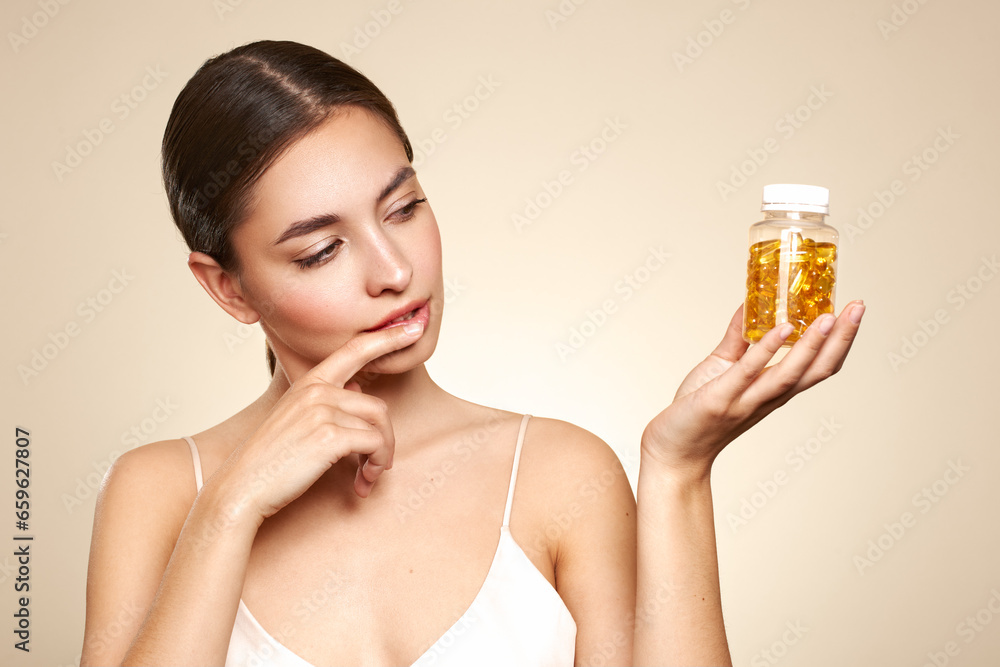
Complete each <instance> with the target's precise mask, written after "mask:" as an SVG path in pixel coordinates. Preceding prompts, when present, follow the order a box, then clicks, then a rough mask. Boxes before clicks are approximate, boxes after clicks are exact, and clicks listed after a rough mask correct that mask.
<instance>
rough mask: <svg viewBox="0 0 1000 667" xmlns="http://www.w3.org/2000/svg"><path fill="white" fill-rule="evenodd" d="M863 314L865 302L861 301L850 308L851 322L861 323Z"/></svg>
mask: <svg viewBox="0 0 1000 667" xmlns="http://www.w3.org/2000/svg"><path fill="white" fill-rule="evenodd" d="M864 314H865V304H863V303H861V304H858V305H857V306H854V308H851V323H852V324H861V316H862V315H864Z"/></svg>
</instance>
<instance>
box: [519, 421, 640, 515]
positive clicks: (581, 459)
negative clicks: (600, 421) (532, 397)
mask: <svg viewBox="0 0 1000 667" xmlns="http://www.w3.org/2000/svg"><path fill="white" fill-rule="evenodd" d="M529 438H530V447H531V449H532V451H533V458H534V459H535V460H534V465H533V466H532V467H533V468H537V469H538V470H539V474H543V475H545V476H547V477H548V478H549V480H550V482H549V483H550V484H551V483H558V484H560V485H561V486H562V490H563V491H564V492H566V493H568V494H569V495H570V496H571V497H573V496H578V495H580V493H579V492H580V491H581V490H582V489H583V488H584V487H586V486H594V485H595V484H596V485H597V486H600V487H602V488H606V487H608V486H610V485H612V484H618V485H620V484H622V483H624V484H625V485H628V479H627V477H626V473H625V468H624V467H623V466H622V463H621V461H620V460H619V458H618V454H617V453H615V451H614V449H612V448H611V446H610V445H608V443H607V442H605V441H604V440H603V439H601V438H600V437H599V436H597V435H595V434H594V433H592V432H590V431H588V430H587V429H585V428H583V427H581V426H577V425H576V424H573V423H570V422H567V421H563V420H561V419H556V418H552V417H538V416H532V419H531V420H530V421H529V424H528V430H527V433H526V434H525V443H526V445H527V443H528V441H529Z"/></svg>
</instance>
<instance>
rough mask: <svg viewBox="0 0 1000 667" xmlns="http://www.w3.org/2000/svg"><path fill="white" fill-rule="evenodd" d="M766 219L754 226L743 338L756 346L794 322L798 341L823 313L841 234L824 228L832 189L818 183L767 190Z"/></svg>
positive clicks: (830, 299)
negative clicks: (779, 326)
mask: <svg viewBox="0 0 1000 667" xmlns="http://www.w3.org/2000/svg"><path fill="white" fill-rule="evenodd" d="M760 210H761V211H763V212H764V219H763V220H761V221H760V222H758V223H756V224H754V225H752V226H751V227H750V252H749V258H748V259H747V284H746V301H745V303H744V307H743V340H745V341H747V342H748V343H756V342H758V341H759V340H760V339H761V338H763V337H764V334H766V333H767V332H768V331H770V330H771V329H773V328H774V327H776V326H778V325H779V324H784V323H785V322H791V323H792V324H793V325H794V326H795V328H794V330H793V331H792V334H791V335H790V336H789V337H788V339H787V340H786V341H785V346H786V347H787V346H789V345H791V344H792V343H794V342H795V341H796V340H798V339H799V337H800V336H801V335H802V334H803V333H804V332H805V330H806V327H808V326H809V325H810V324H812V322H813V320H815V319H816V318H817V317H819V316H820V315H822V314H823V313H832V312H833V307H834V295H835V291H836V286H837V244H838V241H839V235H838V234H837V230H836V229H834V228H833V227H831V226H830V225H828V224H826V216H827V214H829V211H830V191H829V190H828V189H826V188H823V187H819V186H816V185H790V184H777V185H767V186H764V198H763V205H762V206H761V209H760Z"/></svg>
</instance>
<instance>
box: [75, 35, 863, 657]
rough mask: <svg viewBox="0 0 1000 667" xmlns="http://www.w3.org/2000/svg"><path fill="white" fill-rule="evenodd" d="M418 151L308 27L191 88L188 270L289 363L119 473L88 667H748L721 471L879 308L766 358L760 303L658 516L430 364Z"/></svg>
mask: <svg viewBox="0 0 1000 667" xmlns="http://www.w3.org/2000/svg"><path fill="white" fill-rule="evenodd" d="M412 158H413V153H412V150H411V148H410V144H409V140H408V139H407V137H406V134H405V133H404V131H403V129H402V127H401V126H400V124H399V121H398V119H397V116H396V113H395V111H394V109H393V107H392V105H391V104H390V102H389V101H388V100H387V99H386V98H385V97H384V96H383V95H382V93H381V92H380V91H379V90H378V89H377V88H376V87H375V86H374V85H373V84H372V83H371V82H370V81H368V80H367V79H366V78H365V77H363V76H362V75H361V74H359V73H358V72H356V71H354V70H353V69H351V68H350V67H348V66H347V65H345V64H343V63H341V62H340V61H338V60H336V59H334V58H332V57H330V56H328V55H326V54H324V53H322V52H320V51H317V50H315V49H313V48H310V47H306V46H303V45H299V44H295V43H291V42H258V43H254V44H249V45H246V46H243V47H239V48H236V49H234V50H232V51H230V52H228V53H226V54H223V55H221V56H218V57H216V58H213V59H211V60H209V61H208V62H206V63H205V64H204V65H203V66H202V68H201V69H200V70H199V71H198V72H197V73H196V74H195V76H194V77H193V78H192V79H191V80H190V81H189V82H188V84H187V85H186V87H185V88H184V90H183V91H182V92H181V93H180V95H179V96H178V98H177V100H176V102H175V104H174V108H173V111H172V113H171V116H170V120H169V122H168V125H167V129H166V133H165V135H164V139H163V174H164V181H165V184H166V189H167V194H168V197H169V200H170V208H171V212H172V215H173V218H174V221H175V222H176V224H177V225H178V227H179V228H180V230H181V232H182V233H183V235H184V238H185V240H186V242H187V243H188V245H189V247H190V249H191V250H192V252H191V254H190V257H189V260H188V264H189V267H190V269H191V271H192V272H193V273H194V276H195V277H196V278H197V280H198V281H199V282H200V283H201V285H202V286H203V287H204V288H205V290H206V291H207V292H208V294H209V295H210V296H211V297H212V298H213V299H214V300H215V301H216V302H217V303H218V304H219V305H220V306H221V307H222V308H223V309H225V310H226V312H228V313H229V314H230V315H232V316H233V317H234V318H236V319H237V320H239V321H240V322H244V323H247V324H252V323H255V322H259V323H260V325H261V327H262V329H263V330H264V333H265V334H266V336H267V341H268V350H267V352H268V361H269V364H270V367H271V372H272V378H271V383H270V385H269V386H268V388H267V390H266V391H265V392H264V393H263V394H262V395H261V397H260V398H259V399H257V400H256V401H254V402H253V403H252V404H250V405H249V406H247V407H246V408H245V409H243V410H242V411H240V412H239V413H237V414H235V415H233V416H232V417H230V418H229V419H227V420H225V421H224V422H222V423H221V424H218V425H217V426H214V427H212V428H209V429H207V430H205V431H203V432H201V433H196V434H194V435H193V436H191V437H186V438H183V439H179V440H169V441H163V442H157V443H153V444H149V445H145V446H143V447H139V448H136V449H134V450H131V451H129V452H128V453H126V454H125V455H123V456H121V457H120V458H119V459H118V460H117V461H116V462H115V463H114V465H113V466H112V468H111V470H109V471H108V474H107V477H106V479H105V482H104V485H103V487H102V491H101V495H100V498H99V500H98V505H97V513H96V516H95V522H94V534H93V541H92V546H91V556H90V568H89V574H88V583H87V620H86V632H85V638H84V646H83V656H82V659H81V664H83V665H109V664H115V665H118V664H128V665H132V664H136V665H138V664H142V665H149V664H164V665H166V664H170V665H182V664H183V665H194V664H198V665H210V664H212V665H215V664H224V663H225V664H227V665H230V664H232V665H235V664H240V665H296V666H298V667H307V666H309V665H431V664H436V665H493V664H496V665H520V666H525V665H571V664H577V665H632V664H687V665H691V664H715V665H719V664H730V657H729V651H728V646H727V643H726V637H725V631H724V627H723V622H722V611H721V602H720V593H719V581H718V571H717V559H716V552H715V535H714V524H713V516H712V502H711V490H710V486H709V477H710V470H711V465H712V462H713V460H714V459H715V457H716V455H717V454H718V453H719V451H721V450H722V448H723V447H724V446H725V445H726V444H727V443H729V442H730V441H732V440H733V439H734V438H735V437H736V436H737V435H739V434H740V433H742V432H743V431H745V430H746V429H747V428H749V427H750V426H752V425H753V424H754V423H756V422H757V421H759V420H760V419H762V418H763V417H764V416H765V415H766V414H768V413H769V412H771V411H772V410H774V409H775V408H776V407H778V406H780V405H782V404H783V403H785V402H786V401H788V400H789V399H790V398H791V397H792V396H793V395H795V394H796V393H798V392H800V391H802V390H803V389H806V388H808V387H809V386H812V385H814V384H815V383H817V382H819V381H820V380H822V379H824V378H826V377H829V376H830V375H831V374H833V373H834V372H836V371H837V370H838V369H839V368H840V366H841V364H842V363H843V361H844V359H845V357H846V355H847V352H848V350H849V348H850V345H851V342H852V341H853V339H854V336H855V335H856V333H857V329H858V325H859V323H860V320H861V315H862V313H863V309H864V307H863V305H861V304H860V302H858V303H852V304H850V305H848V307H847V308H845V310H844V312H843V313H842V314H841V316H840V317H839V318H836V320H835V318H834V317H833V316H832V315H827V316H823V317H822V318H820V319H819V320H817V322H816V323H815V324H814V325H813V326H812V327H811V328H810V330H809V331H808V332H807V333H806V335H805V336H803V338H802V339H801V340H800V341H798V342H797V343H796V344H795V346H794V347H793V348H792V350H791V351H790V352H789V354H788V355H787V356H786V357H785V358H784V359H783V360H782V361H781V362H780V363H778V364H777V365H775V366H773V367H771V368H769V369H768V370H767V372H766V373H764V372H762V371H763V370H764V368H765V365H766V364H767V363H768V361H769V360H770V358H771V357H772V356H773V354H774V353H775V352H776V351H777V350H778V349H779V347H780V345H781V343H782V341H783V340H784V338H785V337H787V335H788V331H786V330H784V329H782V328H779V329H776V330H774V331H772V332H771V333H769V334H768V335H767V336H766V337H765V338H764V339H763V340H762V341H761V342H760V343H759V344H758V345H755V346H754V347H753V348H751V349H748V347H747V345H746V343H744V342H743V340H742V338H741V331H740V321H741V320H740V317H741V313H740V312H739V311H738V312H737V313H736V315H735V316H734V318H733V320H732V322H731V323H730V327H729V330H728V331H727V333H726V335H725V337H724V339H723V340H722V342H721V343H720V344H719V346H718V347H717V348H716V350H715V351H714V352H713V353H712V355H710V356H709V357H708V358H707V359H706V360H705V362H703V363H702V364H701V365H699V366H698V367H697V368H696V369H695V370H694V371H692V373H691V374H690V375H689V376H688V378H687V379H686V380H685V381H684V383H683V385H682V386H681V388H680V390H679V391H678V393H677V396H676V399H675V401H674V403H673V404H671V405H670V406H669V407H668V408H667V409H666V410H664V411H663V412H662V413H661V414H659V415H658V416H657V417H656V418H655V419H654V420H653V421H652V422H651V423H650V424H649V425H648V426H647V427H646V430H645V432H644V434H643V438H642V446H641V460H640V461H641V462H640V474H639V487H638V508H637V504H636V498H635V496H634V495H633V493H632V489H631V487H630V485H629V482H628V480H627V478H626V476H625V474H624V471H623V469H622V467H621V464H620V463H619V461H618V459H617V457H616V456H615V454H614V453H613V451H612V450H611V449H610V448H609V447H608V446H607V445H606V444H605V443H604V442H603V441H601V440H600V439H599V438H597V437H596V436H594V435H592V434H590V433H589V432H587V431H585V430H583V429H580V428H578V427H575V426H573V425H571V424H568V423H565V422H562V421H558V420H554V419H545V418H540V417H534V418H529V416H528V415H520V414H515V413H511V412H506V411H503V410H496V409H491V408H487V407H484V406H481V405H476V404H474V403H470V402H468V401H464V400H462V399H460V398H457V397H455V396H452V395H451V394H449V393H447V392H446V391H444V390H443V389H442V388H440V387H439V386H437V385H436V384H435V383H434V381H433V380H432V379H431V378H430V377H429V375H428V373H427V370H426V368H425V366H424V362H426V361H427V359H428V358H429V357H430V356H431V354H432V353H433V351H434V348H435V346H436V345H437V340H438V333H439V330H440V326H441V315H442V309H443V306H444V289H443V279H442V272H441V243H440V237H439V235H438V228H437V223H436V221H435V219H434V214H433V212H432V210H431V206H430V202H429V201H428V197H427V195H426V194H425V192H424V190H423V189H422V187H421V185H420V183H419V181H418V180H417V176H416V174H415V172H414V170H413V168H412V166H411V162H412ZM418 490H419V491H418ZM414 497H418V498H419V499H420V502H413V499H414ZM637 509H638V512H637Z"/></svg>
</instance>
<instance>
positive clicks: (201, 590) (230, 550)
mask: <svg viewBox="0 0 1000 667" xmlns="http://www.w3.org/2000/svg"><path fill="white" fill-rule="evenodd" d="M259 525H260V523H259V521H257V520H255V519H254V518H253V517H250V516H247V515H246V514H245V508H243V507H239V506H238V505H237V504H235V503H233V502H232V501H229V500H224V499H223V495H222V493H221V492H219V490H218V489H217V488H215V487H214V486H212V485H210V484H206V485H205V487H203V488H202V491H201V493H200V494H199V495H198V498H197V500H196V501H195V503H194V505H193V506H192V508H191V512H190V513H189V514H188V518H187V521H186V522H185V523H184V527H183V528H182V529H181V532H180V535H179V536H178V538H177V543H176V545H175V546H174V551H173V554H172V555H171V556H170V561H169V563H168V564H167V567H166V570H165V571H164V573H163V578H162V579H161V581H160V588H159V590H158V591H157V593H156V597H155V598H154V599H153V603H152V605H151V606H150V610H149V613H148V614H147V616H146V619H145V621H144V622H143V624H142V626H141V627H140V628H139V632H138V633H137V635H136V638H135V640H134V641H133V642H132V645H131V646H130V647H129V649H128V651H127V653H126V654H125V657H124V659H123V661H122V664H123V665H221V664H223V663H224V662H225V660H226V653H227V650H228V647H229V639H230V635H231V634H232V629H233V623H234V622H235V619H236V611H237V608H238V606H239V601H240V596H241V594H242V591H243V581H244V579H245V577H246V570H247V562H248V561H249V559H250V548H251V546H253V541H254V537H255V536H256V533H257V528H258V527H259Z"/></svg>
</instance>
